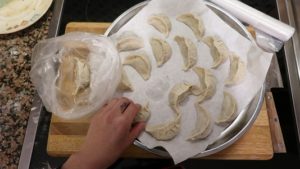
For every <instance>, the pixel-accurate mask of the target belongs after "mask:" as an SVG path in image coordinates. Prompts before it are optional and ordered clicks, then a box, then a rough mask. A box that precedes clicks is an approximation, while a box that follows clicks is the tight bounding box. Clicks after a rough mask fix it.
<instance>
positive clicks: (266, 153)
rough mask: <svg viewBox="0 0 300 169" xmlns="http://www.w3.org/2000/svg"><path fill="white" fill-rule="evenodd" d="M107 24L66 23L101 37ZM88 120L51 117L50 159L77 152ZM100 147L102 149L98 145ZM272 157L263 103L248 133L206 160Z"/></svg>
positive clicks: (132, 153) (134, 151) (136, 151)
mask: <svg viewBox="0 0 300 169" xmlns="http://www.w3.org/2000/svg"><path fill="white" fill-rule="evenodd" d="M109 25H110V23H75V22H74V23H69V24H68V25H67V27H66V32H73V31H85V32H92V33H99V34H103V33H104V32H105V30H106V29H107V28H108V26H109ZM88 126H89V118H85V119H80V120H73V121H66V120H63V119H60V118H58V117H56V116H54V115H52V119H51V124H50V131H49V137H48V144H47V152H48V154H49V155H51V156H69V155H70V154H72V153H74V152H77V151H78V150H79V148H80V146H81V144H82V143H83V141H84V139H85V135H86V133H87V130H88ZM99 146H101V145H99ZM123 157H126V158H160V157H159V156H156V155H154V154H152V153H149V152H147V151H145V150H143V149H140V148H138V147H136V146H134V145H132V146H130V147H129V148H128V149H127V150H126V151H125V153H124V154H123ZM272 157H273V147H272V139H271V133H270V125H269V118H268V113H267V108H266V103H265V102H264V103H263V106H262V109H261V111H260V113H259V116H258V117H257V119H256V121H255V123H254V124H253V126H252V127H251V128H250V130H249V131H247V133H246V134H245V135H244V136H243V137H241V138H240V139H239V140H238V141H236V142H235V143H234V144H233V145H231V146H230V147H228V148H226V149H224V150H222V151H221V152H219V153H216V154H213V155H211V156H208V157H205V158H209V159H232V160H234V159H239V160H268V159H271V158H272Z"/></svg>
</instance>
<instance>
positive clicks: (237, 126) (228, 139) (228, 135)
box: [105, 1, 265, 157]
mask: <svg viewBox="0 0 300 169" xmlns="http://www.w3.org/2000/svg"><path fill="white" fill-rule="evenodd" d="M148 2H149V1H145V2H142V3H139V4H137V5H135V6H133V7H131V8H130V9H128V10H127V11H125V12H124V13H123V14H122V15H120V16H119V17H118V18H117V19H116V20H115V21H114V22H113V23H112V24H111V26H110V27H109V28H108V29H107V31H106V32H105V35H106V36H110V35H112V34H114V33H116V32H117V31H118V30H119V29H120V28H121V27H122V26H123V25H124V24H126V23H127V22H128V21H129V20H130V19H131V18H132V17H133V16H135V15H136V14H137V13H138V12H139V11H140V10H141V9H142V8H143V7H144V6H146V5H147V4H148ZM205 3H206V5H207V6H208V7H209V8H210V9H211V10H212V11H214V12H215V13H216V14H217V15H218V16H219V17H221V18H222V19H223V20H224V21H225V22H226V23H227V24H229V25H230V26H231V27H232V28H234V29H235V30H236V31H238V32H239V33H240V34H241V35H242V36H244V37H246V38H248V39H249V40H251V41H252V42H253V43H255V41H254V39H253V37H252V36H251V34H250V33H249V32H248V30H247V29H246V28H245V26H244V25H243V24H242V23H241V22H240V21H239V20H237V19H236V18H235V17H233V16H231V15H230V14H229V13H227V12H226V11H224V10H222V9H221V8H219V7H218V6H216V5H214V4H212V3H209V2H205ZM264 86H265V85H263V86H262V88H261V89H260V90H259V92H258V93H257V94H256V96H255V97H254V98H253V100H252V101H251V102H250V104H249V105H248V106H247V107H246V108H245V109H244V110H243V111H242V112H240V114H239V116H238V117H237V118H236V119H235V121H234V122H233V123H232V124H231V125H230V126H228V127H227V128H226V129H225V130H224V131H223V132H222V133H221V135H220V136H219V137H218V138H217V140H216V141H215V142H214V143H213V144H211V145H209V146H208V147H207V148H206V150H205V151H203V152H201V153H199V154H198V155H196V157H204V156H208V155H211V154H214V153H216V152H219V151H221V150H223V149H225V148H227V147H228V146H230V145H231V144H233V143H234V142H235V141H236V140H238V139H239V138H240V137H241V136H242V135H244V133H245V132H246V131H248V129H249V128H250V127H251V126H252V124H253V123H254V121H255V119H256V117H257V115H258V114H259V112H260V109H261V106H262V103H263V99H264V93H265V87H264ZM134 144H135V145H136V146H138V147H140V148H142V149H144V150H147V151H149V152H151V153H154V154H157V155H159V156H162V157H170V155H169V154H168V152H167V151H165V150H164V149H163V148H161V147H156V148H154V149H149V148H147V147H146V146H144V145H143V143H141V142H140V141H139V140H135V142H134Z"/></svg>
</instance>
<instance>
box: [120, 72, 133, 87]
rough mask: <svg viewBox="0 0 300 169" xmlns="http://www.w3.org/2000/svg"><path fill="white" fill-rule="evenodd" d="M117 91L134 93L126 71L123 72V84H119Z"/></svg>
mask: <svg viewBox="0 0 300 169" xmlns="http://www.w3.org/2000/svg"><path fill="white" fill-rule="evenodd" d="M117 89H118V90H119V91H133V87H132V84H131V83H130V81H129V79H128V76H127V74H126V72H125V70H124V69H123V70H122V76H121V82H120V83H119V85H118V88H117Z"/></svg>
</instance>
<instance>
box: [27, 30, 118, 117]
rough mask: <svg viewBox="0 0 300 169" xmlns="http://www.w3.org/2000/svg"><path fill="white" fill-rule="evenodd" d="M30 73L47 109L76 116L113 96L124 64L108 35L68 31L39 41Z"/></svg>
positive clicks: (89, 110) (95, 107)
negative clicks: (121, 62)
mask: <svg viewBox="0 0 300 169" xmlns="http://www.w3.org/2000/svg"><path fill="white" fill-rule="evenodd" d="M30 76H31V79H32V82H33V84H34V85H35V87H36V89H37V91H38V94H39V96H40V97H41V99H42V101H43V103H44V105H45V107H46V109H47V110H48V111H50V112H53V113H54V114H56V115H57V116H59V117H61V118H65V119H75V118H80V117H83V116H85V115H89V114H91V113H93V112H95V111H97V110H98V109H99V108H100V107H101V106H102V105H103V104H104V103H105V102H106V101H107V100H108V99H110V98H111V97H112V96H113V94H114V93H115V90H116V88H117V86H118V84H119V82H120V78H121V64H120V59H119V55H118V52H117V49H116V48H115V47H114V45H113V43H112V42H111V41H110V40H109V39H108V38H106V37H101V36H99V35H94V34H89V33H79V32H77V33H69V34H66V35H63V36H60V37H56V38H52V39H48V40H45V41H42V42H40V43H38V44H37V46H36V47H35V48H34V52H33V57H32V68H31V71H30Z"/></svg>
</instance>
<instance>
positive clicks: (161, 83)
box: [112, 0, 272, 163]
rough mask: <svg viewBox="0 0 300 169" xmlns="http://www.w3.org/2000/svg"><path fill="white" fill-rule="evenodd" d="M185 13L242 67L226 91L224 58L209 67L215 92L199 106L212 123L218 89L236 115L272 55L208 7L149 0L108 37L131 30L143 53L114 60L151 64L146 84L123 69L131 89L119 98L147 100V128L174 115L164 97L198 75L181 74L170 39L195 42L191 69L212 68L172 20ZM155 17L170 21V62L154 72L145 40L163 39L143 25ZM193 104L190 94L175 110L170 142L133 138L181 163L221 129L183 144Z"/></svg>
mask: <svg viewBox="0 0 300 169" xmlns="http://www.w3.org/2000/svg"><path fill="white" fill-rule="evenodd" d="M189 12H195V13H197V14H198V15H200V16H201V17H202V19H203V22H204V25H205V29H206V31H205V36H208V35H217V36H219V37H220V38H221V39H222V40H223V41H224V42H225V43H226V45H227V46H228V48H229V49H230V50H231V51H233V52H235V53H236V54H238V55H239V56H240V57H241V58H242V60H243V61H244V62H245V63H246V64H247V77H246V78H245V80H244V81H243V82H242V83H240V84H239V85H236V86H233V87H229V88H228V87H225V86H224V80H225V78H226V77H227V75H228V72H229V64H230V63H229V59H228V60H227V61H226V62H225V63H224V64H223V65H221V66H220V67H219V68H218V69H216V70H215V69H211V71H212V72H213V73H214V75H215V76H216V77H217V79H218V84H217V92H216V94H215V95H214V97H213V98H212V99H211V100H208V101H205V102H204V103H203V104H202V106H203V107H204V108H205V109H206V110H207V111H208V112H210V113H211V116H212V117H213V119H216V117H217V115H218V114H219V113H220V110H221V106H222V101H223V91H224V90H225V91H227V92H230V93H231V94H232V95H233V96H234V97H235V98H236V100H237V101H238V112H240V111H241V110H242V109H243V108H245V106H247V105H248V104H249V102H250V101H251V100H252V98H253V97H254V96H255V94H256V93H257V92H258V90H259V89H260V88H261V86H262V85H263V82H264V80H265V76H266V73H267V70H268V68H269V65H270V62H271V58H272V54H271V53H265V52H263V51H262V50H260V49H259V48H257V47H256V46H254V45H253V44H252V43H251V42H250V41H249V40H247V39H246V38H244V37H242V36H241V35H240V34H239V33H238V32H236V31H235V30H234V29H232V28H231V27H230V26H228V25H227V24H226V23H225V22H224V21H222V20H221V19H220V18H219V17H218V16H217V15H216V14H215V13H214V12H212V11H211V10H210V9H208V8H207V7H206V6H205V5H204V4H203V2H202V0H152V1H150V2H149V4H148V5H147V6H146V7H144V8H143V9H142V10H141V11H140V12H139V13H138V14H137V15H136V16H135V17H133V18H132V19H131V20H130V21H129V22H128V23H127V24H126V25H124V26H123V27H122V28H121V29H120V30H119V32H118V33H116V34H115V35H113V36H112V38H113V39H116V37H118V36H120V34H121V33H122V32H124V31H133V32H135V33H136V34H137V35H139V36H141V37H142V38H143V39H144V43H145V47H144V48H143V49H140V50H139V51H134V52H122V53H121V54H120V57H121V58H122V60H124V59H125V58H126V56H128V55H130V54H133V53H139V52H141V51H144V52H146V53H147V54H148V56H149V58H150V60H151V63H152V72H151V78H150V79H149V80H148V81H144V80H143V79H142V78H141V76H139V75H138V74H137V72H136V71H135V70H134V69H132V68H131V67H129V66H125V71H126V72H127V74H128V76H129V79H130V81H131V83H132V84H133V86H134V91H133V92H127V93H124V94H123V95H124V96H125V97H129V98H131V99H132V100H134V101H135V102H137V103H140V104H142V105H145V104H146V103H147V102H149V104H150V105H149V106H150V110H151V118H150V120H149V121H148V125H155V124H161V123H164V122H166V121H168V120H170V119H172V118H174V117H175V113H174V112H173V111H172V110H171V108H170V107H169V106H168V94H169V92H170V90H171V88H172V87H173V86H174V85H175V84H176V83H181V82H183V81H186V82H190V83H193V84H198V83H199V79H198V77H197V76H196V74H195V73H194V72H193V71H192V70H190V71H188V72H184V71H182V67H183V59H182V56H181V53H180V50H179V48H178V46H177V44H176V42H175V41H174V37H175V36H176V35H180V36H185V37H188V38H190V39H191V40H193V42H194V43H195V44H197V47H198V56H199V59H198V62H197V64H196V65H197V66H201V67H204V68H207V69H209V68H210V67H211V65H212V57H211V54H210V50H209V48H208V47H207V46H206V45H205V44H204V43H203V42H197V40H196V37H195V36H194V34H193V32H192V31H191V30H190V29H189V28H188V27H187V26H186V25H184V24H183V23H180V22H178V21H176V17H177V16H178V15H181V14H184V13H189ZM158 13H163V14H166V15H167V16H169V17H170V20H171V22H172V31H171V33H170V35H169V36H168V38H167V39H166V40H167V41H168V43H169V44H170V45H171V46H172V50H173V54H172V56H171V59H170V60H169V61H168V62H167V63H165V64H164V65H163V66H162V67H160V68H157V64H156V61H155V58H154V56H153V53H152V49H151V46H150V43H149V40H150V38H151V37H154V36H155V37H160V38H163V39H164V38H165V37H164V35H163V34H161V33H160V32H158V31H157V30H156V29H154V28H153V27H152V26H151V25H149V24H148V23H147V19H148V18H149V17H150V16H151V15H152V14H158ZM195 101H196V97H195V96H189V98H188V99H187V101H185V102H184V103H183V105H182V106H181V110H182V113H183V116H182V119H181V129H180V133H179V134H178V135H177V136H176V137H175V138H174V139H172V140H171V141H157V140H155V139H154V138H153V137H152V136H150V135H149V134H148V133H146V132H144V133H142V134H141V136H140V137H139V139H140V140H141V141H142V142H143V144H145V145H146V146H147V147H148V148H154V147H156V146H162V147H164V148H165V149H166V150H167V151H168V152H169V153H170V155H171V156H172V158H173V160H174V162H175V163H179V162H182V161H184V160H185V159H187V158H189V157H193V156H195V155H196V154H198V153H200V152H202V151H204V150H205V149H206V147H207V145H209V144H211V143H212V142H214V141H215V139H216V138H217V137H218V136H219V135H220V133H221V132H222V131H223V130H224V129H225V128H224V127H220V126H217V125H214V129H213V132H212V133H211V134H210V136H209V137H208V138H206V139H204V140H199V141H197V142H193V143H191V142H189V141H186V139H187V137H188V136H189V135H190V133H191V131H192V130H193V128H194V126H195V123H196V121H195V120H196V110H195V108H194V103H195Z"/></svg>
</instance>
